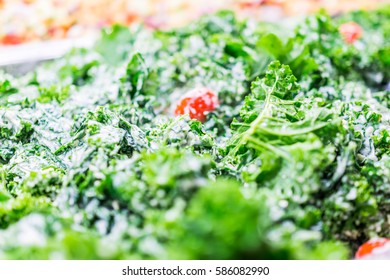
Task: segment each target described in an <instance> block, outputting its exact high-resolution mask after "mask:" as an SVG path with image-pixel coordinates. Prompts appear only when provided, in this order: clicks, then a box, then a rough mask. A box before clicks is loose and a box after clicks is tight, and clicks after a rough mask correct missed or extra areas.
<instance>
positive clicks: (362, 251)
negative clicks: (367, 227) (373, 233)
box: [355, 238, 390, 259]
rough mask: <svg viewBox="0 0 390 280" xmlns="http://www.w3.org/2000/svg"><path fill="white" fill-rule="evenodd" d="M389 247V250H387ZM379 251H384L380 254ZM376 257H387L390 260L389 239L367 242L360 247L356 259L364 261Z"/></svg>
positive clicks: (376, 239) (375, 239)
mask: <svg viewBox="0 0 390 280" xmlns="http://www.w3.org/2000/svg"><path fill="white" fill-rule="evenodd" d="M385 246H387V248H388V249H385ZM378 249H383V250H382V251H381V252H378ZM375 255H378V256H379V255H385V256H387V257H388V258H390V239H389V238H374V239H371V240H370V241H367V242H366V243H364V244H363V245H361V246H360V247H359V249H358V250H357V252H356V254H355V258H356V259H363V258H367V257H373V258H375Z"/></svg>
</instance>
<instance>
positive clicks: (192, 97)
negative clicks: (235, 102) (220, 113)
mask: <svg viewBox="0 0 390 280" xmlns="http://www.w3.org/2000/svg"><path fill="white" fill-rule="evenodd" d="M218 105H219V101H218V97H217V95H216V94H215V93H214V92H213V91H212V90H211V89H209V88H197V89H194V90H191V91H189V92H188V93H186V94H185V95H184V96H183V97H182V98H181V99H180V100H179V102H178V103H177V105H176V109H175V115H184V114H188V115H189V116H190V118H191V119H196V120H198V121H201V122H205V121H206V117H207V113H208V112H212V111H214V110H215V108H216V107H217V106H218Z"/></svg>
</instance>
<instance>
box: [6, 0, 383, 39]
mask: <svg viewBox="0 0 390 280" xmlns="http://www.w3.org/2000/svg"><path fill="white" fill-rule="evenodd" d="M389 2H390V1H389V0H340V1H337V0H66V1H65V0H0V45H3V46H4V45H17V44H21V43H26V42H37V41H42V40H53V39H64V38H68V39H69V38H82V37H86V36H89V35H91V34H92V35H93V34H96V33H97V32H98V31H99V29H100V28H101V27H104V26H108V25H112V24H114V23H120V24H125V25H129V24H132V23H135V22H142V23H144V24H145V25H146V26H148V27H149V28H161V29H166V28H170V27H176V26H180V25H183V24H185V23H187V22H188V21H191V20H193V19H195V18H197V17H199V16H201V15H203V14H205V13H212V12H215V11H216V10H220V9H232V10H235V11H236V12H237V14H238V15H239V16H240V17H252V18H255V19H259V20H265V21H278V20H280V19H282V18H284V17H287V16H299V15H304V14H309V13H313V12H315V11H318V10H319V9H321V8H325V9H326V10H328V11H329V13H331V14H337V13H341V12H343V11H348V10H353V9H359V8H363V9H372V8H375V7H377V6H378V5H381V4H384V3H389Z"/></svg>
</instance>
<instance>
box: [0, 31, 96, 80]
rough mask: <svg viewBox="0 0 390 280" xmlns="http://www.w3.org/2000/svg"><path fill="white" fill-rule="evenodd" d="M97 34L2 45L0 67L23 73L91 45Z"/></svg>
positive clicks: (11, 72) (17, 73)
mask: <svg viewBox="0 0 390 280" xmlns="http://www.w3.org/2000/svg"><path fill="white" fill-rule="evenodd" d="M96 38H97V36H92V35H91V36H89V37H85V38H82V39H64V40H56V41H46V42H34V43H27V44H22V45H16V46H1V47H0V68H1V69H4V70H5V71H6V72H8V73H10V74H13V75H17V76H19V75H23V74H25V73H27V72H28V71H30V70H32V69H34V68H35V67H36V66H37V65H38V64H39V63H41V62H43V61H47V60H52V59H56V58H59V57H61V56H63V55H64V54H65V53H67V52H68V51H70V50H71V49H72V48H79V47H85V48H88V47H91V46H92V45H93V44H94V42H95V41H96Z"/></svg>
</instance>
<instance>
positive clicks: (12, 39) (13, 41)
mask: <svg viewBox="0 0 390 280" xmlns="http://www.w3.org/2000/svg"><path fill="white" fill-rule="evenodd" d="M0 39H1V40H0V41H1V43H2V44H4V45H17V44H20V43H22V42H23V41H24V38H23V37H22V36H18V35H15V34H6V35H4V36H3V38H0Z"/></svg>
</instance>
